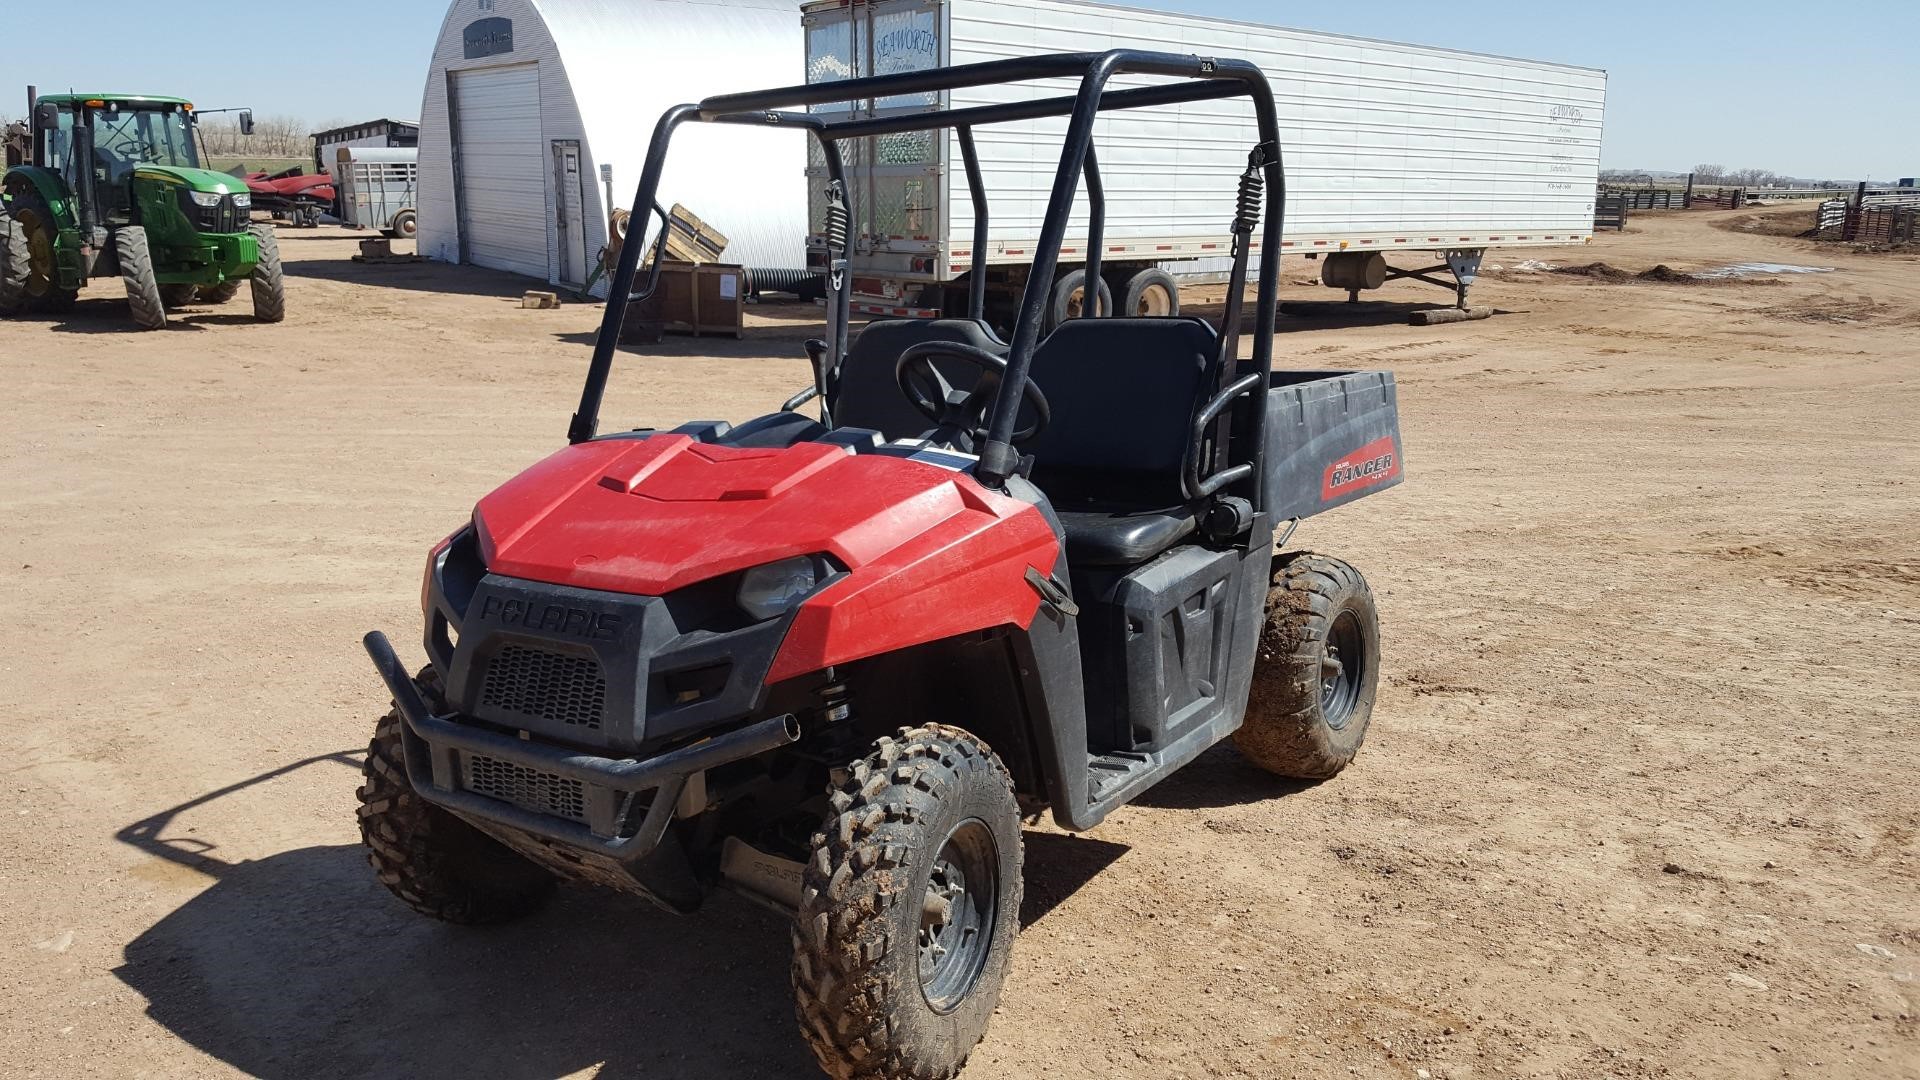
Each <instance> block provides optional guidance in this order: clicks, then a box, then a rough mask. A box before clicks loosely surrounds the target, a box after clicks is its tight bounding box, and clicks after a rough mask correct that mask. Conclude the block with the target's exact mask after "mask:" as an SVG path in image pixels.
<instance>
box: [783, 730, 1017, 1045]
mask: <svg viewBox="0 0 1920 1080" xmlns="http://www.w3.org/2000/svg"><path fill="white" fill-rule="evenodd" d="M828 801H829V810H828V813H827V817H826V820H825V822H824V823H823V825H822V827H821V830H820V832H818V833H816V834H814V837H813V857H812V859H811V860H809V862H808V863H807V867H806V871H805V874H804V876H803V879H802V896H801V902H800V908H799V911H798V913H797V915H796V916H795V922H794V929H793V990H794V999H795V1005H796V1011H797V1013H798V1017H799V1021H800V1031H801V1034H802V1035H804V1036H805V1037H806V1040H807V1043H808V1045H810V1046H811V1047H812V1048H813V1052H814V1056H815V1057H816V1058H818V1059H819V1061H820V1066H821V1068H823V1069H825V1070H826V1071H827V1073H828V1074H829V1075H831V1076H833V1077H835V1078H836V1080H947V1078H949V1077H952V1076H953V1075H954V1074H956V1073H958V1072H959V1071H960V1068H961V1066H962V1065H964V1064H966V1060H967V1056H968V1055H969V1054H971V1053H972V1052H973V1048H974V1046H975V1045H976V1044H977V1043H978V1042H979V1041H980V1037H981V1036H982V1035H984V1034H985V1033H986V1029H987V1021H988V1020H989V1019H990V1018H991V1017H992V1016H993V1010H994V1006H995V1004H996V1003H997V1002H998V1001H999V998H1000V988H1001V985H1002V984H1003V983H1004V982H1005V981H1006V976H1007V970H1008V967H1009V963H1010V957H1011V952H1012V949H1013V939H1014V937H1015V936H1016V935H1017V934H1018V933H1019V930H1020V893H1021V879H1020V862H1021V843H1020V809H1019V805H1018V803H1017V802H1016V801H1015V799H1014V793H1013V781H1012V779H1011V777H1009V776H1008V774H1007V770H1006V767H1005V766H1004V765H1002V764H1001V763H1000V759H999V758H998V757H996V756H995V755H994V753H993V751H992V750H990V749H988V748H987V746H986V745H985V744H984V743H982V742H980V741H979V740H978V739H976V738H974V737H973V736H972V735H970V734H968V733H967V732H965V731H962V730H960V729H959V728H952V727H945V726H941V725H928V726H925V727H919V728H902V729H901V730H900V732H899V734H898V735H897V736H893V737H888V738H882V739H880V740H878V741H877V742H875V743H874V748H873V752H872V753H871V754H869V755H868V756H867V757H866V758H864V759H862V760H860V761H857V762H855V763H854V764H853V766H852V768H850V769H846V770H837V771H836V775H835V783H834V785H833V787H832V788H831V789H830V792H829V795H828Z"/></svg>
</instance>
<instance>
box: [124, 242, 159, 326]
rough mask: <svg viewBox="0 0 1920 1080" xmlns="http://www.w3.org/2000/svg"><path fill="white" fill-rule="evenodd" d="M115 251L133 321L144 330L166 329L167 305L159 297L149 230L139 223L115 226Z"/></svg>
mask: <svg viewBox="0 0 1920 1080" xmlns="http://www.w3.org/2000/svg"><path fill="white" fill-rule="evenodd" d="M113 254H114V257H115V258H116V259H118V260H119V262H120V280H122V281H124V282H126V283H127V307H128V308H129V309H130V310H131V311H132V312H133V323H134V325H135V326H138V327H139V328H140V329H142V330H160V329H163V328H164V327H165V326H166V325H167V305H166V301H164V300H162V299H161V298H160V283H159V282H157V281H155V280H153V253H152V252H151V251H149V250H148V249H147V230H146V229H144V228H141V227H140V226H138V225H125V226H122V227H120V228H118V229H115V230H114V233H113Z"/></svg>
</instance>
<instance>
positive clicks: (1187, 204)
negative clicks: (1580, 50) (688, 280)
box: [801, 0, 1606, 321]
mask: <svg viewBox="0 0 1920 1080" xmlns="http://www.w3.org/2000/svg"><path fill="white" fill-rule="evenodd" d="M801 20H802V23H803V26H804V29H805V34H806V66H807V81H808V82H809V83H821V82H831V81H835V80H840V79H848V78H857V77H861V76H868V75H891V74H898V73H901V72H910V71H918V70H923V69H928V68H936V67H942V66H951V65H957V64H969V63H975V62H980V61H986V60H998V59H1004V58H1007V57H1011V56H1022V55H1029V54H1035V53H1049V52H1099V51H1103V50H1107V49H1121V48H1132V49H1159V50H1167V51H1174V52H1190V53H1195V54H1198V55H1201V56H1209V55H1219V56H1236V57H1246V58H1248V59H1250V60H1252V61H1254V62H1255V63H1256V64H1258V65H1259V66H1260V67H1261V68H1262V70H1263V71H1264V72H1265V73H1266V75H1267V78H1268V79H1269V81H1270V82H1271V83H1272V85H1273V93H1274V100H1275V104H1276V105H1277V107H1278V110H1279V117H1280V127H1281V149H1282V151H1283V153H1284V155H1285V159H1286V175H1287V191H1286V198H1285V209H1286V220H1285V232H1284V238H1283V240H1282V248H1283V250H1284V251H1285V252H1286V253H1287V254H1302V255H1306V256H1308V257H1309V258H1318V259H1319V260H1320V268H1321V275H1320V276H1321V280H1322V282H1323V283H1324V284H1326V285H1329V286H1332V287H1335V288H1339V289H1342V290H1344V291H1346V292H1348V293H1349V295H1350V296H1353V295H1357V293H1358V292H1359V291H1360V290H1362V289H1367V288H1377V287H1378V286H1379V285H1380V284H1382V283H1383V282H1385V281H1390V280H1394V279H1395V278H1400V277H1413V278H1418V279H1419V280H1422V281H1428V282H1431V283H1433V284H1436V285H1442V286H1444V287H1447V288H1450V289H1453V290H1454V291H1455V293H1456V296H1457V297H1458V299H1459V300H1460V301H1461V302H1462V303H1464V302H1465V298H1466V288H1467V286H1468V285H1470V284H1471V283H1472V281H1473V278H1474V275H1475V274H1476V273H1477V270H1478V266H1479V261H1480V256H1481V254H1482V253H1483V252H1484V251H1485V250H1486V249H1487V248H1489V247H1493V246H1501V247H1524V246H1532V245H1553V244H1566V243H1569V242H1574V243H1578V242H1583V241H1585V240H1587V239H1589V238H1590V237H1591V236H1592V233H1593V214H1594V189H1595V185H1596V182H1597V180H1598V174H1599V164H1600V135H1601V129H1602V121H1603V116H1604V110H1605V104H1606V73H1605V72H1604V71H1600V70H1596V69H1592V68H1584V67H1571V66H1567V65H1564V64H1552V63H1545V62H1541V61H1534V60H1516V59H1510V58H1506V57H1499V56H1489V55H1482V54H1478V53H1468V52H1460V51H1456V50H1452V49H1440V48H1432V47H1428V46H1421V45H1406V44H1397V43H1392V42H1384V41H1370V40H1364V39H1360V38H1353V37H1344V36H1341V35H1337V34H1324V33H1315V32H1310V31H1303V30H1288V29H1282V28H1279V27H1273V26H1264V25H1258V24H1254V23H1245V22H1234V21H1231V20H1225V19H1217V18H1205V17H1200V16H1194V15H1182V14H1175V13H1170V12H1160V11H1142V10H1137V9H1130V8H1120V7H1111V6H1107V5H1103V4H1092V3H1084V2H1081V0H817V2H813V3H807V4H804V5H803V6H802V8H801ZM1157 81H1161V80H1157V79H1155V78H1153V77H1151V76H1135V77H1127V78H1120V79H1116V80H1115V82H1114V84H1113V86H1114V88H1116V89H1123V88H1126V87H1130V86H1145V85H1152V84H1153V83H1155V82H1157ZM1073 89H1074V86H1073V84H1072V83H1071V81H1054V82H1049V83H1041V84H1037V85H1026V86H1019V87H1004V86H993V87H973V88H966V89H955V90H943V91H928V92H924V93H909V94H897V95H894V96H891V97H887V98H882V99H872V98H867V99H859V100H853V101H844V102H836V103H833V104H829V105H824V106H817V107H815V109H814V110H813V111H814V112H816V113H819V114H822V115H823V117H824V118H825V119H828V120H842V119H848V118H853V117H864V116H886V115H889V114H895V113H901V112H912V111H919V110H927V109H942V108H947V109H959V108H964V107H968V106H976V105H988V104H997V103H1002V102H1006V101H1010V100H1021V99H1037V98H1041V97H1047V96H1053V95H1058V94H1062V93H1071V92H1072V90H1073ZM1251 123H1252V122H1251V120H1250V119H1248V117H1247V115H1246V113H1245V110H1244V109H1236V108H1235V107H1233V106H1232V105H1231V104H1229V103H1224V102H1211V101H1210V102H1199V103H1193V104H1187V105H1183V106H1181V107H1179V108H1177V109H1160V110H1153V111H1151V112H1143V113H1131V112H1128V113H1118V114H1113V115H1109V116H1103V117H1102V118H1101V119H1100V120H1099V122H1098V123H1097V125H1096V127H1095V136H1094V145H1095V151H1096V153H1095V161H1094V163H1093V167H1091V168H1089V169H1088V174H1089V179H1090V180H1091V181H1092V182H1095V183H1100V184H1102V185H1103V186H1104V190H1105V205H1106V222H1105V229H1104V235H1105V239H1104V242H1103V246H1104V247H1105V249H1106V250H1105V251H1103V252H1102V253H1101V256H1102V258H1101V259H1100V260H1098V265H1099V266H1100V268H1101V270H1100V273H1099V277H1100V279H1101V280H1100V283H1099V294H1100V295H1101V296H1102V297H1103V298H1104V297H1107V296H1109V295H1110V296H1111V299H1110V300H1104V301H1103V302H1105V303H1110V304H1117V305H1119V306H1120V307H1122V308H1124V309H1125V310H1126V311H1127V312H1128V313H1129V314H1148V315H1151V314H1171V313H1174V312H1177V311H1178V303H1179V297H1178V290H1177V288H1176V287H1175V285H1174V281H1173V276H1175V275H1177V276H1180V277H1184V278H1189V279H1200V280H1207V279H1209V277H1211V278H1212V279H1214V280H1218V279H1219V278H1220V277H1223V276H1224V274H1223V273H1222V271H1224V269H1225V267H1226V260H1225V258H1224V256H1225V250H1224V248H1223V247H1222V246H1221V244H1220V242H1219V223H1220V222H1222V221H1226V220H1228V219H1230V218H1231V217H1232V216H1233V211H1234V207H1233V200H1232V194H1231V186H1230V185H1225V184H1222V183H1221V182H1220V178H1221V177H1223V176H1229V175H1232V174H1233V173H1235V172H1236V171H1237V170H1239V169H1240V168H1242V167H1244V165H1245V157H1246V149H1245V148H1246V146H1247V145H1248V144H1249V142H1250V141H1252V128H1251ZM1065 129H1066V120H1064V119H1059V118H1055V119H1041V120H1034V121H1031V122H1028V123H1026V124H1022V125H1007V126H1001V127H997V128H994V129H982V130H981V131H979V132H978V133H970V132H967V131H965V130H963V129H954V130H949V131H940V132H913V133H911V134H900V135H887V136H878V137H869V138H865V139H860V140H857V141H850V142H855V143H857V145H849V146H845V147H843V154H844V155H845V156H846V159H847V163H848V166H849V174H850V175H849V177H848V183H849V185H850V187H851V190H850V191H849V193H848V196H849V198H848V201H849V202H850V203H851V209H852V213H853V215H854V221H853V226H854V228H853V232H854V237H853V240H854V247H853V253H852V260H851V267H850V269H851V271H852V273H853V275H854V286H855V288H854V294H855V295H854V298H853V303H854V309H855V310H856V311H860V312H863V313H866V314H877V315H895V316H911V317H934V316H937V315H940V314H942V313H951V312H960V311H964V310H965V309H966V297H967V288H968V285H967V281H966V280H965V275H966V274H967V272H968V266H969V261H970V257H971V255H972V253H973V247H974V245H975V244H976V243H977V241H976V238H975V229H976V225H978V224H980V222H981V214H980V211H983V210H984V211H985V212H986V216H987V217H990V219H991V223H992V233H993V239H992V241H991V242H990V243H991V246H990V247H989V248H988V254H987V278H988V284H987V290H988V296H989V310H990V312H991V311H992V310H993V309H994V308H996V307H998V308H1000V310H1001V312H1002V313H1003V314H1004V312H1005V308H1006V306H1007V305H1010V304H1011V302H1012V300H1013V298H1014V297H1017V296H1018V295H1019V293H1020V290H1021V289H1022V288H1023V287H1024V284H1025V281H1026V277H1027V275H1028V273H1029V272H1030V270H1031V268H1032V265H1033V258H1034V254H1035V252H1034V245H1035V244H1036V242H1037V241H1038V239H1039V235H1040V221H1041V217H1042V213H1043V211H1044V209H1045V207H1046V205H1047V195H1048V191H1049V189H1050V187H1051V185H1052V182H1053V171H1054V156H1055V152H1056V148H1057V147H1058V145H1059V142H1060V139H1061V138H1062V136H1063V134H1064V132H1065ZM969 147H971V150H972V153H971V157H972V160H971V161H969V160H968V159H969ZM970 172H971V173H973V174H975V175H978V176H981V177H983V178H984V179H983V182H982V183H981V184H979V185H978V186H979V187H981V188H982V189H984V190H990V191H991V192H992V198H991V199H990V200H989V199H985V198H982V199H981V201H980V204H979V205H978V206H976V202H975V197H974V195H973V193H972V188H973V186H974V185H971V184H969V182H968V176H969V173H970ZM825 175H826V170H825V163H824V161H822V160H821V158H820V154H819V151H818V150H817V149H815V150H814V151H813V158H812V160H811V161H810V162H809V167H808V188H809V204H810V205H809V213H810V221H811V224H810V228H809V242H808V247H809V252H808V258H809V262H810V265H812V266H813V267H815V268H816V269H817V268H821V267H823V266H824V265H825V258H826V244H825V239H824V233H823V229H824V225H825V222H826V213H827V199H828V193H827V191H826V185H825V180H824V178H825ZM1086 184H1087V181H1084V180H1083V195H1082V197H1081V198H1080V199H1079V200H1078V201H1077V202H1076V204H1075V205H1076V211H1075V213H1076V217H1075V220H1074V224H1073V227H1072V228H1070V229H1069V230H1068V233H1069V236H1072V235H1075V234H1078V235H1085V234H1086V231H1087V230H1086V225H1087V221H1086V213H1087V210H1086V208H1087V206H1088V205H1089V203H1088V200H1087V199H1086V198H1085V196H1084V191H1085V188H1086ZM981 232H982V235H984V234H985V230H984V229H983V230H981ZM1073 243H1074V242H1073V241H1072V240H1069V241H1068V242H1067V246H1064V247H1062V249H1061V251H1060V256H1061V259H1060V263H1059V269H1058V270H1057V271H1056V273H1057V275H1058V278H1057V280H1056V282H1055V284H1054V289H1055V292H1054V295H1053V300H1054V303H1053V304H1052V306H1051V310H1052V311H1053V312H1054V313H1055V314H1056V317H1064V316H1066V315H1068V314H1071V313H1073V312H1075V311H1077V309H1078V306H1079V304H1080V302H1081V298H1082V297H1083V295H1084V293H1085V289H1084V286H1085V266H1086V260H1087V252H1085V251H1081V250H1076V249H1075V248H1074V246H1073ZM1390 255H1397V256H1399V260H1398V261H1401V262H1402V265H1401V266H1395V265H1392V264H1390V263H1389V262H1388V256H1390ZM1407 260H1411V261H1413V262H1414V263H1416V264H1417V265H1413V266H1407V265H1405V262H1406V261H1407ZM997 321H1005V320H1004V318H1003V319H1001V320H997Z"/></svg>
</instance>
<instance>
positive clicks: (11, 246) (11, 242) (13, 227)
mask: <svg viewBox="0 0 1920 1080" xmlns="http://www.w3.org/2000/svg"><path fill="white" fill-rule="evenodd" d="M27 258H28V256H27V233H26V230H25V229H22V228H21V227H20V223H19V222H17V221H15V220H13V215H12V214H5V213H0V315H18V314H20V313H21V312H23V311H25V310H27V303H28V297H27V273H28V270H27Z"/></svg>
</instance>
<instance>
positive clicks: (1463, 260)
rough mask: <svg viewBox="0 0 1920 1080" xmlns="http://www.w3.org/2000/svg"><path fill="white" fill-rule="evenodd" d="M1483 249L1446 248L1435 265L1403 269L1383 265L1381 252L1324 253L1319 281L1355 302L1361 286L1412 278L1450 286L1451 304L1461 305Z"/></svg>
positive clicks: (1475, 276)
mask: <svg viewBox="0 0 1920 1080" xmlns="http://www.w3.org/2000/svg"><path fill="white" fill-rule="evenodd" d="M1486 253H1487V249H1486V248H1461V249H1457V250H1454V251H1449V252H1447V253H1446V254H1445V255H1444V256H1442V258H1443V259H1444V260H1445V261H1443V262H1440V263H1438V264H1436V265H1433V266H1423V267H1420V268H1419V269H1417V270H1403V269H1400V268H1398V267H1393V266H1389V265H1387V257H1386V255H1385V254H1383V253H1382V252H1378V251H1341V252H1336V253H1334V254H1332V255H1328V256H1327V258H1326V261H1325V262H1324V263H1322V264H1321V265H1320V283H1321V284H1323V285H1325V286H1327V287H1328V288H1330V289H1345V290H1346V291H1347V302H1348V303H1350V304H1351V303H1355V302H1357V301H1358V300H1359V299H1360V294H1361V292H1363V291H1365V290H1368V289H1377V288H1379V287H1380V286H1382V285H1385V284H1386V283H1387V282H1389V281H1398V280H1400V279H1401V278H1412V279H1413V280H1415V281H1424V282H1426V283H1427V284H1429V285H1438V286H1439V287H1441V288H1443V289H1447V290H1450V291H1451V292H1452V293H1453V299H1454V306H1456V307H1460V308H1465V307H1466V306H1467V290H1468V289H1471V288H1472V287H1473V282H1474V279H1475V278H1477V277H1479V276H1480V259H1481V256H1483V255H1485V254H1486ZM1442 273H1448V274H1451V275H1452V278H1453V280H1451V281H1448V280H1447V279H1446V278H1443V277H1440V276H1439V275H1440V274H1442Z"/></svg>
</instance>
